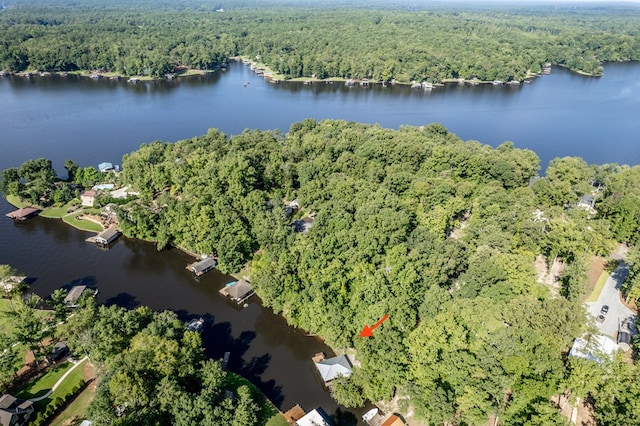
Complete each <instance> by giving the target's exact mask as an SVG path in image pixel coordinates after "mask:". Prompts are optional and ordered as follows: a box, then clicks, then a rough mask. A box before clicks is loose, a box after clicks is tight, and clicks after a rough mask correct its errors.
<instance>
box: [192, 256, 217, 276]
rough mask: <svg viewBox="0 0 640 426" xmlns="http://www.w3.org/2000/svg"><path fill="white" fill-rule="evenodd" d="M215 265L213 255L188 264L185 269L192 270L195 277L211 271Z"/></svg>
mask: <svg viewBox="0 0 640 426" xmlns="http://www.w3.org/2000/svg"><path fill="white" fill-rule="evenodd" d="M216 265H217V262H216V260H215V259H214V258H213V257H207V258H204V259H202V260H199V261H197V262H193V263H190V264H188V265H187V267H186V269H188V270H189V271H191V272H193V273H194V274H195V276H196V277H199V276H202V275H204V274H206V273H207V272H209V271H211V270H212V269H213V268H215V267H216Z"/></svg>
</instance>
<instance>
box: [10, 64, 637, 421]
mask: <svg viewBox="0 0 640 426" xmlns="http://www.w3.org/2000/svg"><path fill="white" fill-rule="evenodd" d="M0 111H2V114H0V169H5V168H8V167H13V166H19V165H20V164H21V163H22V162H23V161H25V160H27V159H30V158H37V157H47V158H50V159H51V160H53V161H54V165H55V167H56V169H57V170H58V171H59V173H62V172H63V171H64V170H63V164H64V161H65V160H66V159H73V160H75V161H76V162H78V163H79V164H80V165H82V166H88V165H93V166H97V165H98V164H99V163H101V162H103V161H108V162H113V163H114V164H119V163H120V160H121V158H122V155H123V154H125V153H127V152H130V151H132V150H134V149H136V148H137V147H138V146H139V145H140V144H141V143H144V142H150V141H153V140H158V139H159V140H164V141H175V140H178V139H182V138H188V137H192V136H195V135H199V134H203V133H205V132H206V131H207V129H208V128H211V127H217V128H219V129H221V130H222V131H224V132H225V133H227V134H234V133H239V132H241V131H242V130H243V129H245V128H251V129H253V128H260V129H279V130H281V131H283V132H286V130H287V129H288V128H289V126H290V125H291V123H293V122H296V121H300V120H302V119H304V118H307V117H313V118H316V119H319V120H320V119H325V118H334V119H345V120H352V121H361V122H368V123H379V124H380V125H382V126H384V127H392V128H398V127H399V126H402V125H423V124H428V123H431V122H434V121H437V122H440V123H442V124H444V125H445V126H446V127H448V128H449V129H450V130H451V131H452V132H454V133H456V134H457V135H459V136H460V137H461V138H463V139H465V140H468V139H475V140H479V141H481V142H483V143H487V144H490V145H494V146H495V145H498V144H500V143H501V142H503V141H505V140H511V141H513V142H514V143H515V145H516V146H518V147H522V148H529V149H532V150H534V151H536V152H537V153H538V155H539V156H540V157H541V159H542V163H543V165H546V164H547V163H548V162H549V161H550V160H551V159H553V158H554V157H558V156H567V155H572V156H581V157H583V158H585V159H586V160H587V161H588V162H591V163H608V162H617V163H625V164H640V121H639V120H638V118H637V117H638V114H639V113H640V64H611V65H607V66H606V67H605V75H604V77H602V78H589V77H582V76H578V75H575V74H572V73H569V72H568V71H566V70H563V69H558V68H554V69H553V72H552V74H551V75H549V76H544V77H542V78H539V79H536V80H535V81H534V82H533V84H530V85H522V86H519V87H507V86H497V87H494V86H491V85H487V86H479V87H468V86H467V87H461V86H458V85H455V84H454V85H450V86H446V87H444V88H437V89H434V90H432V91H428V92H425V91H423V90H416V89H410V88H409V87H406V86H390V87H386V88H385V87H381V86H379V85H373V86H370V87H360V86H356V87H350V88H349V87H345V86H344V85H343V84H339V83H335V84H332V85H328V84H319V83H315V84H312V85H303V84H302V83H287V84H279V85H274V84H270V83H267V82H265V81H264V80H263V79H262V78H261V77H259V76H257V75H255V74H254V73H253V72H251V71H250V70H249V69H248V67H246V66H243V65H241V64H236V63H232V64H230V67H229V69H228V70H227V71H225V72H220V73H217V74H214V75H210V76H203V77H191V78H186V79H182V80H178V81H170V82H168V81H167V82H151V83H139V84H136V85H132V84H128V83H126V82H124V81H118V82H116V81H109V80H99V81H94V80H91V79H88V78H77V77H67V78H62V77H59V76H51V77H38V76H36V77H33V78H31V79H25V78H21V77H15V76H10V77H4V78H0ZM11 209H12V208H11V206H10V205H9V204H7V203H6V201H4V199H2V200H1V201H0V213H2V215H4V214H5V213H7V212H9V211H10V210H11ZM0 235H1V238H0V263H3V264H4V263H8V264H11V265H12V266H14V267H16V268H17V269H18V270H20V271H21V272H23V273H25V274H26V275H28V276H29V277H30V278H31V280H32V281H33V285H32V288H33V290H34V291H35V292H37V293H38V294H40V295H42V296H44V297H46V296H47V295H48V294H50V293H51V292H52V291H53V290H54V289H56V288H60V287H63V286H64V287H65V288H70V287H71V286H72V285H76V284H81V283H82V284H87V285H89V286H91V287H94V288H98V289H99V290H100V293H99V295H98V300H99V302H101V303H117V304H119V305H122V306H127V307H135V306H139V305H147V306H150V307H151V308H153V309H156V310H161V309H172V310H175V311H176V312H178V314H179V315H180V316H181V318H183V319H185V320H186V319H189V318H191V317H193V316H204V317H205V318H206V321H207V325H206V328H205V331H204V334H203V336H204V340H205V343H206V347H207V353H208V354H209V355H210V356H213V357H220V356H222V354H223V353H224V352H226V351H230V352H231V360H230V364H229V367H230V369H231V370H233V371H237V372H239V373H241V374H243V375H245V376H247V377H248V378H250V379H251V380H252V381H253V382H254V383H256V384H257V385H258V386H259V387H260V389H262V390H263V391H264V392H265V393H266V394H267V395H268V396H269V397H270V398H271V399H272V400H273V401H274V402H275V403H276V405H278V407H279V408H281V409H282V410H286V409H288V408H290V407H292V406H293V405H295V404H298V403H299V404H300V405H301V406H302V407H303V408H304V409H305V410H311V409H312V408H315V407H317V406H322V407H324V408H325V409H326V410H327V411H328V412H331V413H335V412H337V410H339V409H340V407H338V406H337V405H336V404H335V402H333V401H332V400H331V398H330V396H329V394H328V393H327V392H326V391H325V390H324V389H323V388H322V386H321V384H320V383H319V379H318V378H317V377H316V375H315V374H314V367H313V364H312V363H311V359H310V358H311V356H312V355H313V354H315V353H316V352H319V351H326V352H328V351H329V348H327V347H326V346H325V345H323V344H322V342H320V341H319V340H318V339H316V338H314V337H310V336H307V335H306V333H305V332H304V331H302V330H296V329H294V328H292V327H289V326H288V325H287V324H286V322H285V321H284V320H283V319H282V318H281V317H280V316H276V315H273V313H272V312H271V311H270V310H269V309H265V308H262V307H261V305H260V303H259V300H258V299H257V298H255V299H253V300H252V301H251V302H250V303H249V306H248V307H247V308H244V309H238V308H237V307H236V306H234V305H232V304H230V303H228V302H227V301H226V300H224V299H223V298H222V297H221V296H220V295H219V294H218V289H219V288H220V287H222V286H223V285H224V284H225V283H226V282H229V281H231V280H232V278H231V277H228V276H223V275H221V274H219V273H218V272H216V271H214V272H211V273H208V274H206V275H205V276H204V277H203V278H202V279H201V280H200V281H196V280H195V279H194V278H193V277H192V276H191V274H190V273H188V272H187V271H186V270H185V266H186V264H187V263H189V262H190V261H192V259H191V258H190V257H189V256H187V255H185V254H183V253H181V252H179V251H177V250H168V251H163V252H158V251H157V250H156V249H155V247H154V246H153V245H152V244H149V243H145V242H141V241H132V240H127V239H124V238H122V239H120V240H119V241H118V242H117V243H116V244H115V245H114V246H113V247H112V248H111V249H110V250H100V249H98V248H96V247H94V246H92V245H90V244H87V243H85V242H84V239H85V238H86V237H87V236H89V234H87V233H85V232H81V231H77V230H75V229H72V228H70V227H68V226H66V225H64V224H63V223H62V222H61V221H57V220H49V219H44V218H35V219H33V220H30V221H28V222H26V223H20V224H19V223H14V222H12V221H10V220H9V219H6V218H4V217H0ZM355 413H356V414H358V413H359V412H358V411H356V412H355Z"/></svg>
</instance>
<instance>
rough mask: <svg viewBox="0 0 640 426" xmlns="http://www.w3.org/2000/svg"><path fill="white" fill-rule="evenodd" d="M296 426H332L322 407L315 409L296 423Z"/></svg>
mask: <svg viewBox="0 0 640 426" xmlns="http://www.w3.org/2000/svg"><path fill="white" fill-rule="evenodd" d="M296 425H298V426H333V422H332V421H331V418H330V417H329V416H328V415H327V413H325V411H324V410H323V409H322V407H318V408H315V409H313V410H311V411H309V412H308V413H307V414H305V415H304V416H303V417H302V418H300V419H298V420H297V421H296Z"/></svg>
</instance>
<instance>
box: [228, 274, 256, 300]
mask: <svg viewBox="0 0 640 426" xmlns="http://www.w3.org/2000/svg"><path fill="white" fill-rule="evenodd" d="M253 293H254V291H253V287H251V284H250V283H249V281H247V280H246V279H244V278H243V279H241V280H239V281H233V282H231V283H229V284H227V285H225V286H224V287H223V288H221V289H220V294H222V295H223V296H226V297H228V298H230V299H231V300H233V301H234V302H236V303H237V304H238V305H239V304H241V303H242V302H244V301H245V300H247V299H248V298H250V297H251V296H253Z"/></svg>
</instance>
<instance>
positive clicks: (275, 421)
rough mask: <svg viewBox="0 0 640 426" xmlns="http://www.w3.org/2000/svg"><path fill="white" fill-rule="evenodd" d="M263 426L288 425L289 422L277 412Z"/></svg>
mask: <svg viewBox="0 0 640 426" xmlns="http://www.w3.org/2000/svg"><path fill="white" fill-rule="evenodd" d="M265 426H289V423H288V422H287V419H285V418H284V416H283V415H282V414H280V413H278V414H275V415H274V416H273V417H271V418H270V419H269V421H267V423H266V425H265Z"/></svg>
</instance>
